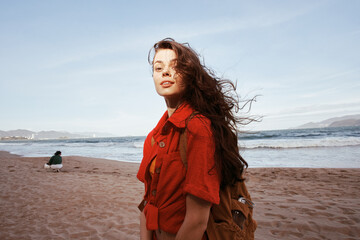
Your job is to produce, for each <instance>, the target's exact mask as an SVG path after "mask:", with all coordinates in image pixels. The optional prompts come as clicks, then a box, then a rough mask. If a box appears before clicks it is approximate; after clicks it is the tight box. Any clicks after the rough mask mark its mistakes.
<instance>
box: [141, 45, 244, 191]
mask: <svg viewBox="0 0 360 240" xmlns="http://www.w3.org/2000/svg"><path fill="white" fill-rule="evenodd" d="M160 49H172V50H174V51H175V53H176V55H177V62H176V66H175V70H176V74H179V75H180V76H181V78H182V80H183V84H185V89H186V90H185V93H184V95H183V99H182V100H183V101H186V102H188V103H189V104H190V105H191V107H193V108H194V109H195V110H196V111H197V112H198V113H200V114H202V115H204V116H205V117H207V118H208V119H209V120H210V121H211V128H212V132H213V136H214V141H215V163H216V168H217V170H218V172H219V173H220V178H221V186H222V187H224V186H227V185H231V184H233V183H234V182H235V181H238V180H242V173H243V171H244V167H245V166H246V167H248V164H247V162H246V161H245V159H244V158H243V157H242V156H241V155H240V153H239V147H238V138H237V133H238V132H237V125H239V124H240V125H241V124H244V122H247V123H248V122H249V118H240V117H237V116H236V115H235V113H236V112H238V110H239V109H240V107H239V98H238V95H237V93H236V87H235V85H234V84H233V83H232V82H231V81H229V80H226V79H221V78H218V77H217V76H215V74H214V72H213V71H212V70H210V69H209V68H207V67H206V66H205V65H203V64H202V63H201V62H200V58H199V55H198V54H197V53H196V52H195V51H194V50H193V49H192V48H191V47H190V45H189V44H188V43H184V44H181V43H178V42H176V41H175V40H174V39H171V38H165V39H163V40H161V41H159V42H157V43H155V45H154V46H153V48H152V49H151V50H150V52H149V55H148V61H149V63H150V64H151V65H152V61H153V57H154V55H155V54H156V52H157V51H158V50H160Z"/></svg>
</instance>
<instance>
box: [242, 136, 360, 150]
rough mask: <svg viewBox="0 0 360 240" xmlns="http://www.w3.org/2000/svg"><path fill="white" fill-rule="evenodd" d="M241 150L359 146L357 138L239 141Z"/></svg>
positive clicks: (359, 139)
mask: <svg viewBox="0 0 360 240" xmlns="http://www.w3.org/2000/svg"><path fill="white" fill-rule="evenodd" d="M239 145H240V147H241V148H245V149H257V148H269V149H285V148H315V147H346V146H360V138H358V137H347V138H345V137H329V138H319V139H273V140H271V139H268V140H246V141H241V140H239Z"/></svg>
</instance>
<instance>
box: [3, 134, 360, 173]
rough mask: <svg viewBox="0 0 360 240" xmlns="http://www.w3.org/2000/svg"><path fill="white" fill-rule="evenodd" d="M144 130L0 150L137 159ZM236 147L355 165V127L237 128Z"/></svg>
mask: <svg viewBox="0 0 360 240" xmlns="http://www.w3.org/2000/svg"><path fill="white" fill-rule="evenodd" d="M144 140H145V136H139V137H133V136H131V137H111V138H83V139H57V140H17V141H14V140H13V141H0V150H1V151H8V152H10V153H13V154H18V155H22V156H25V157H50V156H52V155H53V153H54V152H55V151H58V150H60V151H61V152H62V156H63V157H66V156H85V157H95V158H105V159H110V160H118V161H125V162H140V161H141V158H142V149H143V144H144ZM238 140H239V145H240V148H241V150H240V153H241V155H242V156H243V157H244V158H245V160H246V161H247V162H248V164H249V168H259V167H301V168H302V167H311V168H360V127H338V128H317V129H289V130H273V131H259V132H251V133H242V134H240V135H239V138H238Z"/></svg>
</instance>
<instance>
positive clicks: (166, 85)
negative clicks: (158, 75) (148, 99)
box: [160, 81, 174, 87]
mask: <svg viewBox="0 0 360 240" xmlns="http://www.w3.org/2000/svg"><path fill="white" fill-rule="evenodd" d="M173 84H174V82H172V81H162V82H161V83H160V85H161V86H162V87H170V86H171V85H173Z"/></svg>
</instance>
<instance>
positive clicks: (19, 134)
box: [0, 129, 113, 140]
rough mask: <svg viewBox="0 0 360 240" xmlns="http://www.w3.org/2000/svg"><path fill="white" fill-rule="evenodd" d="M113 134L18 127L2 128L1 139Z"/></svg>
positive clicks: (81, 136) (61, 137)
mask: <svg viewBox="0 0 360 240" xmlns="http://www.w3.org/2000/svg"><path fill="white" fill-rule="evenodd" d="M112 136H113V135H111V134H106V133H96V132H87V133H69V132H58V131H40V132H33V131H29V130H25V129H17V130H10V131H1V130H0V139H1V140H6V139H66V138H91V137H112Z"/></svg>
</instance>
